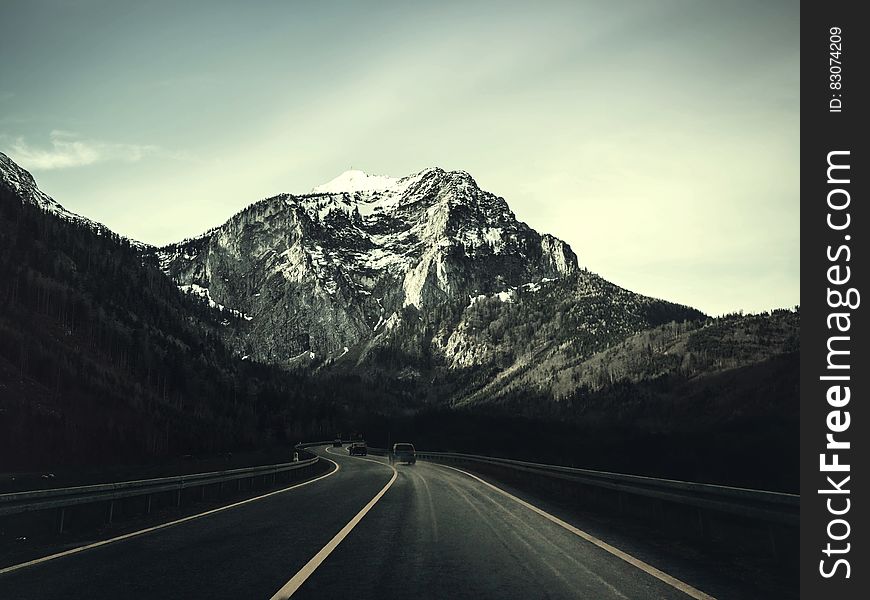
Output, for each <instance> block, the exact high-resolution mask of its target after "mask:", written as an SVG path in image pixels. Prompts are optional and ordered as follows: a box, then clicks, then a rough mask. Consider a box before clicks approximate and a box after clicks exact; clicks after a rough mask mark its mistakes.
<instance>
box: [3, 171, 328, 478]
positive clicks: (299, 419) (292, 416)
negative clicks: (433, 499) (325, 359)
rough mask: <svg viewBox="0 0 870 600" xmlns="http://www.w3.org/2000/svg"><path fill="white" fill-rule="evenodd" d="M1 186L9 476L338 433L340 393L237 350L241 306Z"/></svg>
mask: <svg viewBox="0 0 870 600" xmlns="http://www.w3.org/2000/svg"><path fill="white" fill-rule="evenodd" d="M142 261H143V259H142V257H141V255H140V252H139V251H138V249H137V248H136V247H135V246H134V245H133V244H131V243H130V242H129V241H128V240H126V239H124V238H121V237H119V236H117V235H115V234H112V233H111V232H109V231H108V230H105V229H102V228H94V227H92V226H91V225H89V224H88V223H87V222H78V221H74V220H69V219H64V218H61V217H60V216H58V215H56V214H53V213H51V212H46V211H44V210H42V209H41V208H39V207H37V206H34V205H32V204H28V203H23V202H22V201H21V199H20V198H19V197H18V195H17V194H15V193H14V192H13V190H11V189H9V188H8V187H7V186H4V185H3V184H2V183H0V281H2V282H3V285H2V287H0V463H2V464H0V470H2V469H6V468H10V467H13V466H14V467H15V468H27V467H29V466H37V465H43V464H54V465H58V464H64V463H66V464H75V463H79V462H88V461H93V460H101V461H106V462H110V461H123V460H142V459H147V458H149V457H152V458H153V457H160V456H166V455H170V454H172V455H178V454H183V453H187V452H209V451H217V450H222V449H231V448H242V447H251V446H262V445H264V444H268V443H270V442H272V441H276V442H277V441H282V440H288V439H301V438H305V437H310V436H316V435H325V434H327V433H326V432H329V433H328V435H332V432H333V431H334V429H335V427H336V424H335V409H334V399H333V398H329V399H325V398H324V397H323V395H322V394H318V393H317V389H316V388H315V389H312V386H311V385H309V384H308V383H307V382H306V380H305V377H304V376H303V375H292V374H288V373H286V372H283V371H279V370H277V369H275V368H273V367H268V366H264V365H259V364H256V363H250V362H248V361H241V360H238V359H237V358H234V357H233V356H232V354H231V353H230V352H229V351H228V350H227V348H226V347H225V346H224V344H223V343H222V342H221V340H220V335H219V328H221V327H223V326H224V324H225V323H227V322H229V321H230V320H233V319H237V317H234V316H233V315H232V314H230V313H227V312H225V311H224V312H220V311H216V310H214V309H211V308H209V307H208V304H207V303H206V302H203V301H197V300H196V299H195V298H193V297H191V296H188V295H185V294H182V293H181V292H180V291H179V290H178V289H177V287H176V285H175V284H174V282H172V281H171V280H170V279H169V278H168V277H166V276H165V275H164V274H163V273H162V272H161V271H160V270H159V269H158V268H157V266H156V265H154V264H148V263H146V264H143V262H142Z"/></svg>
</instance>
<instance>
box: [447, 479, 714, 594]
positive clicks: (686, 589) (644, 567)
mask: <svg viewBox="0 0 870 600" xmlns="http://www.w3.org/2000/svg"><path fill="white" fill-rule="evenodd" d="M434 464H438V466H441V467H445V468H447V469H453V470H454V471H458V472H460V473H462V474H463V475H467V476H468V477H471V478H472V479H476V480H477V481H479V482H480V483H482V484H483V485H485V486H487V487H489V488H492V489H493V490H495V491H497V492H499V493H500V494H503V495H505V496H507V497H508V498H510V499H511V500H514V501H515V502H518V503H519V504H521V505H522V506H525V507H526V508H528V509H529V510H531V511H533V512H535V513H537V514H539V515H541V516H542V517H544V518H545V519H547V520H548V521H551V522H552V523H555V524H556V525H559V526H560V527H562V528H563V529H567V530H568V531H570V532H571V533H573V534H574V535H576V536H578V537H581V538H583V539H584V540H586V541H587V542H590V543H591V544H595V545H596V546H598V547H599V548H601V549H602V550H605V551H606V552H609V553H610V554H612V555H614V556H616V557H618V558H621V559H622V560H624V561H625V562H627V563H628V564H630V565H632V566H634V567H637V568H638V569H640V570H641V571H644V572H645V573H648V574H649V575H652V576H653V577H655V578H656V579H658V580H659V581H662V582H664V583H666V584H668V585H669V586H671V587H672V588H674V589H677V590H679V591H681V592H683V593H684V594H686V595H687V596H689V597H691V598H695V599H696V600H716V599H715V598H714V597H713V596H711V595H709V594H706V593H704V592H702V591H701V590H699V589H697V588H694V587H692V586H691V585H689V584H688V583H686V582H684V581H680V580H679V579H677V578H676V577H673V576H672V575H668V574H667V573H665V572H664V571H661V570H659V569H656V568H655V567H654V566H652V565H651V564H648V563H645V562H644V561H642V560H640V559H639V558H635V557H634V556H632V555H631V554H628V553H627V552H623V551H622V550H620V549H619V548H616V547H614V546H611V545H610V544H608V543H607V542H605V541H603V540H599V539H598V538H597V537H595V536H594V535H592V534H591V533H586V532H585V531H583V530H582V529H578V528H576V527H574V526H573V525H571V524H570V523H566V522H565V521H563V520H562V519H560V518H559V517H556V516H554V515H551V514H550V513H548V512H547V511H545V510H543V509H540V508H538V507H537V506H535V505H534V504H529V503H528V502H526V501H525V500H523V499H521V498H517V497H516V496H514V495H513V494H511V493H509V492H506V491H504V490H503V489H501V488H499V487H496V486H494V485H493V484H491V483H489V482H488V481H484V480H483V479H481V478H480V477H478V476H477V475H473V474H472V473H469V472H467V471H463V470H462V469H457V468H456V467H451V466H450V465H442V464H440V463H434Z"/></svg>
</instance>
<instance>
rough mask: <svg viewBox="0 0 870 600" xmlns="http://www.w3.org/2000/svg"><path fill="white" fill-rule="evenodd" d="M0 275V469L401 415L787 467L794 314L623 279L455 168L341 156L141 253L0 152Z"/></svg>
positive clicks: (332, 428) (696, 472) (763, 475)
mask: <svg viewBox="0 0 870 600" xmlns="http://www.w3.org/2000/svg"><path fill="white" fill-rule="evenodd" d="M0 280H2V281H3V282H4V285H3V286H2V287H0V471H2V470H4V469H7V470H8V469H23V468H42V467H44V466H51V467H52V468H55V467H58V466H62V465H76V464H85V463H92V464H103V465H104V464H106V463H107V462H132V461H136V462H138V461H143V460H162V459H165V458H166V457H169V456H179V455H184V454H190V453H215V452H226V451H231V450H237V449H246V448H247V449H251V448H262V447H267V446H275V445H277V446H278V447H281V446H284V445H286V444H287V443H288V442H289V441H291V440H299V439H309V438H321V439H322V438H323V436H324V435H325V436H332V435H335V433H336V432H337V431H344V432H349V431H365V432H366V434H367V435H369V436H370V439H371V440H372V441H374V442H375V443H386V440H387V439H388V438H389V437H390V435H391V432H392V433H395V432H399V431H401V432H406V434H408V435H412V436H413V438H414V439H415V440H418V441H419V442H420V444H421V445H424V446H427V447H431V448H439V447H440V448H442V449H453V450H466V451H467V450H477V451H482V452H489V453H492V452H497V453H501V454H504V455H510V454H511V453H512V452H516V451H517V448H519V446H518V445H517V443H516V440H517V438H518V437H525V438H526V440H527V441H528V442H529V443H528V444H524V445H522V452H523V457H525V458H537V459H539V460H550V461H557V462H560V461H562V460H571V461H574V462H575V463H576V464H581V465H585V466H595V467H598V468H604V469H616V470H630V469H629V467H630V466H632V465H635V466H638V469H640V470H635V472H646V473H649V474H658V475H664V476H674V477H686V478H703V479H705V480H710V474H711V473H715V474H716V475H715V477H714V479H716V480H718V481H722V482H730V483H732V484H740V482H741V481H743V482H747V481H750V480H753V481H774V480H775V478H777V477H778V478H779V480H778V481H780V482H781V483H780V484H778V485H781V487H783V489H786V488H789V487H790V486H791V485H792V482H793V481H794V477H793V475H791V474H790V473H791V472H792V471H793V470H789V471H788V473H786V471H784V470H783V469H782V468H781V466H780V465H781V464H782V462H783V461H786V460H787V458H788V456H791V454H788V452H786V451H785V450H788V448H790V444H792V443H793V441H794V439H796V438H795V432H796V431H797V429H796V423H797V420H796V415H797V412H796V403H795V402H794V398H795V397H796V396H795V394H796V385H795V381H796V373H797V365H798V358H797V357H798V352H797V339H798V338H797V336H798V333H797V331H798V324H799V313H797V312H794V313H792V312H789V311H775V312H773V313H770V314H765V315H750V316H731V317H728V318H723V319H709V318H707V317H705V316H704V315H703V314H702V313H700V312H699V311H697V310H695V309H692V308H690V307H686V306H681V305H677V304H673V303H669V302H666V301H663V300H658V299H655V298H649V297H646V296H642V295H639V294H636V293H633V292H631V291H629V290H625V289H623V288H620V287H619V286H616V285H614V284H612V283H610V282H608V281H606V280H605V279H603V278H602V277H600V276H598V275H596V274H594V273H591V272H590V271H588V270H587V269H585V268H583V267H582V266H580V265H579V264H578V260H577V257H576V255H575V254H574V252H573V251H572V250H571V248H570V247H569V246H568V245H567V244H565V243H564V242H562V241H560V240H558V239H556V238H554V237H552V236H548V235H546V234H540V233H538V232H536V231H534V230H533V229H532V228H530V227H529V226H528V225H526V224H525V223H523V222H521V221H519V220H518V219H517V218H516V216H515V215H514V214H513V213H512V212H511V210H510V209H509V207H508V204H507V202H506V201H505V200H504V199H503V198H501V197H499V196H496V195H494V194H492V193H489V192H486V191H484V190H481V189H480V188H479V187H478V186H477V184H476V183H475V181H474V180H473V179H472V177H471V176H470V175H469V174H468V173H465V172H462V171H452V172H451V171H444V170H442V169H437V168H433V169H426V170H424V171H421V172H419V173H416V174H413V175H410V176H407V177H402V178H391V177H386V176H372V175H367V174H365V173H363V172H360V171H350V172H346V173H344V174H342V175H340V176H339V177H337V178H336V179H334V180H333V181H331V182H329V183H327V184H324V185H322V186H318V187H317V188H315V189H314V190H313V191H312V192H310V193H306V194H301V195H290V194H281V195H278V196H275V197H272V198H267V199H265V200H261V201H259V202H257V203H254V204H252V205H250V206H249V207H247V208H245V209H243V210H242V211H240V212H239V213H238V214H236V215H235V216H233V217H232V218H230V219H229V220H228V221H227V222H226V223H225V224H223V225H221V226H220V227H217V228H215V229H212V230H210V231H208V232H206V233H204V234H203V235H201V236H199V237H197V238H194V239H190V240H185V241H183V242H179V243H177V244H171V245H168V246H165V247H162V248H155V247H152V246H148V245H147V244H142V243H139V242H135V241H132V240H129V239H127V238H124V237H123V236H120V235H118V234H116V233H114V232H112V231H110V230H109V229H108V228H106V227H104V226H103V225H101V224H99V223H96V222H94V221H91V220H90V219H87V218H85V217H82V216H79V215H76V214H74V213H72V212H70V211H68V210H66V209H65V208H63V206H61V205H60V204H58V203H57V202H55V201H54V200H53V199H52V198H50V197H49V196H47V195H46V194H44V193H43V192H42V191H40V190H39V188H38V186H37V185H36V182H35V181H34V180H33V177H32V176H31V175H30V174H29V173H27V172H26V171H25V170H23V169H21V168H20V167H19V166H18V165H16V164H15V163H14V162H13V161H12V160H11V159H9V158H8V157H7V156H5V155H4V154H2V153H0ZM534 432H537V433H534ZM409 439H410V438H409ZM687 447H691V448H692V450H693V452H692V453H689V454H687V453H686V451H685V449H686V448H687ZM784 449H785V450H784ZM780 450H782V451H781V452H780ZM529 453H536V455H535V456H531V454H529ZM759 454H764V456H766V457H770V460H768V461H767V462H764V461H759V460H758V458H757V457H758V456H759ZM560 457H561V458H560ZM690 458H691V460H689V459H690ZM780 459H782V460H781V461H780V464H779V465H778V464H777V463H776V460H780ZM716 465H718V466H719V467H720V468H719V470H718V471H717V470H716V469H715V468H712V467H715V466H716ZM738 467H739V468H738ZM741 478H743V479H741ZM747 478H748V479H747ZM753 478H754V479H753Z"/></svg>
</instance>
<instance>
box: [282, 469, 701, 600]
mask: <svg viewBox="0 0 870 600" xmlns="http://www.w3.org/2000/svg"><path fill="white" fill-rule="evenodd" d="M370 458H371V457H370ZM379 460H383V459H379ZM354 461H357V462H362V461H359V460H358V459H354V458H346V459H344V460H340V461H339V462H340V464H342V465H343V466H344V465H346V464H347V463H350V462H354ZM344 468H347V469H348V470H350V469H351V468H352V466H351V465H347V466H345V467H344ZM397 470H398V478H397V480H396V482H395V484H394V485H393V486H392V487H391V488H390V489H389V491H388V492H387V493H386V494H385V495H384V496H383V498H382V499H381V501H380V502H378V503H377V505H375V506H374V507H373V508H372V509H371V511H370V512H369V513H368V514H367V515H366V517H365V518H364V519H363V520H362V521H361V522H360V523H359V524H358V526H357V527H356V528H355V529H354V531H353V532H352V533H351V534H350V535H349V536H348V537H347V538H346V539H345V540H344V542H343V543H342V544H341V545H339V546H338V547H337V548H336V549H335V551H334V552H333V553H332V554H331V555H330V556H329V558H328V559H327V560H325V561H324V562H323V564H322V565H321V566H320V567H319V568H318V569H317V570H316V571H315V572H314V574H313V575H311V576H310V578H309V579H308V580H307V581H306V582H305V583H304V584H303V585H302V587H301V588H300V589H299V591H298V592H297V593H296V594H294V595H293V598H302V599H320V598H337V597H339V596H342V595H347V594H351V595H352V596H353V597H356V598H419V599H433V600H434V599H443V598H475V599H478V600H479V599H482V598H505V599H510V598H517V599H519V598H522V599H527V598H594V599H601V600H605V599H611V598H614V599H616V598H619V599H639V598H673V599H678V598H679V599H685V598H688V597H690V596H688V595H686V594H684V593H683V592H681V591H679V590H677V589H675V588H674V587H672V586H671V585H668V584H666V583H664V582H662V581H660V580H659V579H656V578H655V577H653V576H651V575H650V574H648V573H646V572H644V571H642V570H641V569H638V568H637V567H635V566H633V565H631V564H629V563H627V562H626V561H624V560H622V559H621V558H618V557H616V556H614V555H613V554H611V553H609V552H606V551H604V550H602V549H601V548H599V547H597V546H595V545H593V544H591V543H589V542H588V541H585V540H583V539H581V538H580V537H578V536H577V535H575V534H574V533H572V532H570V531H568V530H566V529H565V528H563V527H561V526H559V525H558V524H555V523H553V522H551V521H550V520H548V519H546V518H544V517H542V516H541V515H539V514H537V513H535V512H533V511H532V510H530V509H529V508H527V507H525V506H523V505H521V504H520V503H518V502H516V501H515V500H512V499H510V498H508V497H506V496H505V495H503V494H501V493H499V492H497V491H495V490H493V489H491V488H489V487H487V486H486V485H484V484H482V483H481V482H480V481H478V480H476V479H474V478H472V477H469V476H468V475H465V474H463V473H461V472H458V471H455V470H452V469H450V468H449V467H446V466H441V465H436V464H431V463H425V462H418V463H417V464H416V465H412V466H408V465H398V466H397Z"/></svg>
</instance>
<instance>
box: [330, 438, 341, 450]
mask: <svg viewBox="0 0 870 600" xmlns="http://www.w3.org/2000/svg"><path fill="white" fill-rule="evenodd" d="M342 446H343V444H342V443H341V438H335V439H334V440H333V441H332V447H333V448H341V447H342Z"/></svg>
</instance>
